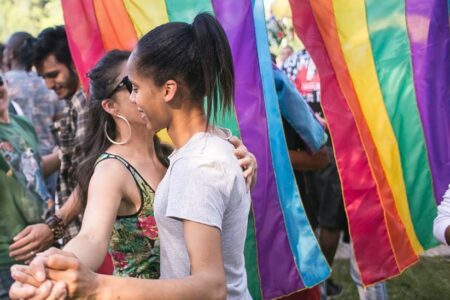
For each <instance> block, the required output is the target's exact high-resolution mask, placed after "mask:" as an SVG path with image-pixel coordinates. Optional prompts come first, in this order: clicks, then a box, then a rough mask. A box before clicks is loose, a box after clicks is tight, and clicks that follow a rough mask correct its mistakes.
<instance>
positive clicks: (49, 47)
mask: <svg viewBox="0 0 450 300" xmlns="http://www.w3.org/2000/svg"><path fill="white" fill-rule="evenodd" d="M50 54H53V55H55V57H56V59H57V60H58V62H60V63H62V64H65V65H66V66H67V68H68V69H69V70H72V69H73V60H72V56H71V54H70V49H69V44H68V42H67V35H66V30H65V29H64V26H62V25H61V26H56V27H49V28H46V29H44V30H43V31H42V32H41V33H39V35H38V36H37V38H36V43H35V45H34V49H33V64H34V65H35V66H36V68H40V67H41V66H42V63H43V61H44V60H45V59H46V58H47V57H48V56H49V55H50Z"/></svg>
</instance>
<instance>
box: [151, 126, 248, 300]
mask: <svg viewBox="0 0 450 300" xmlns="http://www.w3.org/2000/svg"><path fill="white" fill-rule="evenodd" d="M233 149H234V147H233V146H232V145H231V144H230V143H229V142H228V141H227V140H225V139H222V138H220V137H218V136H216V135H213V134H210V133H204V132H202V133H197V134H195V135H194V136H193V137H192V138H191V139H190V140H189V141H188V142H187V143H186V144H185V145H184V146H183V147H181V148H180V149H178V150H176V151H175V152H174V153H173V154H172V155H171V156H170V166H169V168H168V170H167V173H166V175H165V176H164V178H163V180H162V181H161V183H160V184H159V186H158V189H157V191H156V195H155V203H154V209H155V217H156V222H157V224H158V229H159V235H160V242H161V279H169V278H183V277H187V276H189V275H190V273H191V272H190V261H189V256H188V252H187V249H186V244H185V241H184V233H183V221H182V220H190V221H194V222H198V223H202V224H206V225H209V226H214V227H217V228H218V229H220V231H221V238H222V255H223V260H224V269H225V275H226V282H227V299H251V296H250V294H249V292H248V289H247V276H246V271H245V261H244V243H245V237H246V232H247V220H248V214H249V209H250V193H249V192H248V191H247V188H246V185H245V180H244V178H243V175H242V170H241V168H240V166H239V163H238V161H237V159H236V157H235V156H234V154H233Z"/></svg>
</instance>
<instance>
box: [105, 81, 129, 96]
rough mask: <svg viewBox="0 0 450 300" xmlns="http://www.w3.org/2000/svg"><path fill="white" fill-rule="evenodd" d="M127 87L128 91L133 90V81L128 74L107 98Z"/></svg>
mask: <svg viewBox="0 0 450 300" xmlns="http://www.w3.org/2000/svg"><path fill="white" fill-rule="evenodd" d="M123 87H126V88H127V91H128V92H129V93H130V94H131V92H132V91H133V85H132V84H131V81H130V80H129V79H128V76H125V77H124V78H123V79H122V80H121V81H120V82H119V84H118V85H117V86H116V87H115V88H114V89H113V90H112V92H111V93H109V95H108V96H107V97H106V98H111V97H112V96H113V95H114V94H115V93H117V92H118V91H119V90H120V89H121V88H123Z"/></svg>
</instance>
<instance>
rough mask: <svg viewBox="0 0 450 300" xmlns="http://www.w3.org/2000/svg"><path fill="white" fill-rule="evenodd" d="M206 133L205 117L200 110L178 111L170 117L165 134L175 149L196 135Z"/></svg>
mask: <svg viewBox="0 0 450 300" xmlns="http://www.w3.org/2000/svg"><path fill="white" fill-rule="evenodd" d="M205 131H206V117H205V115H204V113H203V111H201V110H197V109H195V110H189V111H183V110H181V111H178V112H176V113H174V115H173V116H172V122H171V123H170V125H169V127H168V128H167V133H168V134H169V136H170V138H171V139H172V142H173V145H174V147H175V148H176V149H179V148H181V147H183V146H184V145H185V144H186V143H187V142H188V141H189V139H190V138H191V137H192V136H194V135H195V134H196V133H199V132H205Z"/></svg>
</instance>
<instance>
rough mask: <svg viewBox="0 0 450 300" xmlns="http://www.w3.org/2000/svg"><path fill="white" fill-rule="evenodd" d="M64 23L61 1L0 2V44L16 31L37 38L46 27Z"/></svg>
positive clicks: (7, 0) (4, 0)
mask: <svg viewBox="0 0 450 300" xmlns="http://www.w3.org/2000/svg"><path fill="white" fill-rule="evenodd" d="M63 23H64V20H63V14H62V8H61V1H60V0H1V1H0V42H5V40H6V39H7V38H8V37H9V36H10V35H11V34H12V33H13V32H16V31H26V32H29V33H31V34H32V35H33V36H36V35H37V34H38V33H39V32H40V31H41V30H42V29H44V28H46V27H49V26H54V25H60V24H63Z"/></svg>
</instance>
